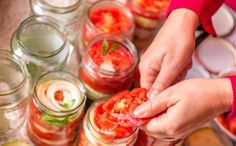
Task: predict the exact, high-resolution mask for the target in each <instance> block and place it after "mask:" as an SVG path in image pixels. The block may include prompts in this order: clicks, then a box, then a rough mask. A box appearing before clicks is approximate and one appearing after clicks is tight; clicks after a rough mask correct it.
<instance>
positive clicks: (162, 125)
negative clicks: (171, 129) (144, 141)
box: [143, 113, 169, 138]
mask: <svg viewBox="0 0 236 146" xmlns="http://www.w3.org/2000/svg"><path fill="white" fill-rule="evenodd" d="M168 124H169V119H168V116H167V114H166V113H164V114H162V115H160V116H158V117H156V118H153V119H152V120H150V121H149V122H148V123H147V124H146V125H144V126H143V129H144V130H145V131H146V132H147V133H148V134H149V135H152V136H155V137H158V138H166V137H167V134H166V130H167V128H166V127H167V126H168Z"/></svg>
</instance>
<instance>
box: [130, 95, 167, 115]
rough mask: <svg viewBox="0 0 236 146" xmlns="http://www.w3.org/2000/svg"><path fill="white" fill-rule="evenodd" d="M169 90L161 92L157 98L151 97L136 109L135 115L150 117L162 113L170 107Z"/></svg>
mask: <svg viewBox="0 0 236 146" xmlns="http://www.w3.org/2000/svg"><path fill="white" fill-rule="evenodd" d="M168 92H169V91H166V92H165V91H164V92H162V93H160V94H159V95H158V96H156V97H155V98H152V99H149V100H148V101H146V102H145V103H143V104H141V105H140V106H138V107H137V108H136V109H135V110H134V115H135V116H136V117H137V118H148V117H152V116H154V115H157V114H160V113H161V112H163V111H165V110H166V109H167V108H168V106H169V105H168V103H169V102H170V101H168V100H169V99H170V98H169V97H168V94H169V93H168Z"/></svg>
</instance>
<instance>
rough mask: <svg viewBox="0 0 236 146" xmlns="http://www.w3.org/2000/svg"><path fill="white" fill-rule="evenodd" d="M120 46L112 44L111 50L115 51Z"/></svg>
mask: <svg viewBox="0 0 236 146" xmlns="http://www.w3.org/2000/svg"><path fill="white" fill-rule="evenodd" d="M118 48H119V46H118V45H112V46H111V48H110V49H111V51H115V50H117V49H118Z"/></svg>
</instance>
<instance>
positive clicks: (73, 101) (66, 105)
mask: <svg viewBox="0 0 236 146" xmlns="http://www.w3.org/2000/svg"><path fill="white" fill-rule="evenodd" d="M74 104H75V99H72V100H71V101H70V102H69V103H63V104H61V106H62V107H64V108H65V109H67V110H69V109H70V108H71V107H72V106H73V105H74Z"/></svg>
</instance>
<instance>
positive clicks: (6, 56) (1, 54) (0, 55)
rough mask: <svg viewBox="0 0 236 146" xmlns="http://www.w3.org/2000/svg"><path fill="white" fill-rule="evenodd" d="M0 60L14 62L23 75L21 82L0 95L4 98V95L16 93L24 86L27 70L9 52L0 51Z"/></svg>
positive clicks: (21, 61)
mask: <svg viewBox="0 0 236 146" xmlns="http://www.w3.org/2000/svg"><path fill="white" fill-rule="evenodd" d="M2 58H3V59H10V60H12V61H14V62H15V63H16V64H17V65H18V66H19V67H20V68H21V72H22V75H23V79H22V81H20V82H19V84H18V85H16V86H14V87H12V88H11V89H10V90H8V91H5V92H3V93H0V96H6V95H9V94H12V93H15V92H17V91H18V90H20V89H21V88H22V86H24V84H25V83H26V82H27V78H28V70H27V67H26V64H25V62H24V61H23V60H22V59H21V58H20V57H19V56H17V55H16V54H14V53H12V52H10V51H6V50H1V49H0V59H2ZM1 92H2V91H1Z"/></svg>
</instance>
